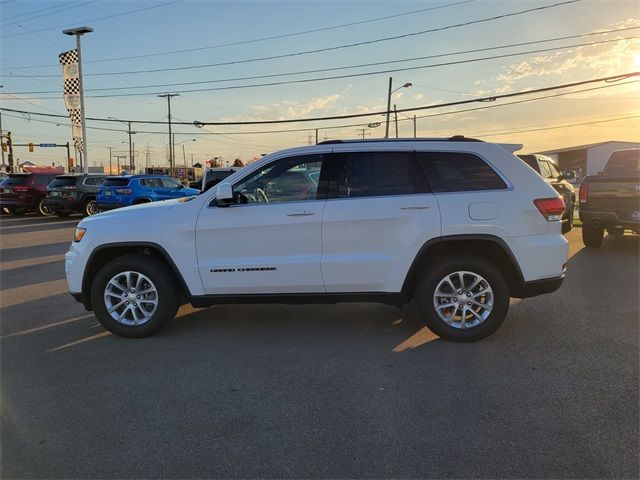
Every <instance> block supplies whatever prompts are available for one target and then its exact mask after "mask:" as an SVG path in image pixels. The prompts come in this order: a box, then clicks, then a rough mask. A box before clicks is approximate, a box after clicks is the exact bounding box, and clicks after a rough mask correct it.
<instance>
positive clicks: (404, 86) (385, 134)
mask: <svg viewBox="0 0 640 480" xmlns="http://www.w3.org/2000/svg"><path fill="white" fill-rule="evenodd" d="M392 85H393V77H389V94H388V95H387V127H386V131H385V133H384V138H389V116H390V115H391V95H392V94H393V92H397V91H398V90H400V89H401V88H409V87H410V86H412V85H413V84H412V83H411V82H407V83H405V84H404V85H400V86H399V87H398V88H396V89H395V90H391V87H392Z"/></svg>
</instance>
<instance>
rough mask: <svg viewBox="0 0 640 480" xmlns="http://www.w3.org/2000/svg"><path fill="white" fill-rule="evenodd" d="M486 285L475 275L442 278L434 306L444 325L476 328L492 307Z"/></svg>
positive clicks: (459, 273)
mask: <svg viewBox="0 0 640 480" xmlns="http://www.w3.org/2000/svg"><path fill="white" fill-rule="evenodd" d="M493 302H494V295H493V290H492V288H491V285H490V284H489V282H488V281H487V280H486V279H485V278H484V277H482V276H481V275H478V274H477V273H474V272H468V271H458V272H453V273H450V274H448V275H447V276H445V277H444V278H443V279H442V280H440V282H439V283H438V285H437V286H436V289H435V291H434V294H433V307H434V309H435V311H436V313H437V314H438V317H440V319H441V320H442V321H444V322H445V323H446V324H447V325H449V326H450V327H453V328H458V329H467V328H473V327H477V326H478V325H480V324H481V323H483V322H484V321H485V320H486V319H487V318H488V317H489V315H491V310H492V308H493Z"/></svg>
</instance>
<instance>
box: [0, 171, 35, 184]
mask: <svg viewBox="0 0 640 480" xmlns="http://www.w3.org/2000/svg"><path fill="white" fill-rule="evenodd" d="M28 179H29V175H20V174H11V175H9V176H8V177H7V178H5V179H4V180H2V183H1V184H2V185H3V186H8V185H26V184H27V180H28Z"/></svg>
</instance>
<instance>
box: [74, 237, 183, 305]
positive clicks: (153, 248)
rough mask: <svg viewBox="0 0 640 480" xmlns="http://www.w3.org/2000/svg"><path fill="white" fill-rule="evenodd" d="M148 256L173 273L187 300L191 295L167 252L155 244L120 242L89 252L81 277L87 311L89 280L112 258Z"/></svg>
mask: <svg viewBox="0 0 640 480" xmlns="http://www.w3.org/2000/svg"><path fill="white" fill-rule="evenodd" d="M132 253H134V254H140V255H150V256H152V257H154V258H157V259H158V260H160V261H162V262H164V263H165V264H166V265H167V266H168V267H169V269H170V270H171V271H172V272H173V274H174V276H175V278H176V280H178V284H179V285H180V290H181V296H182V297H184V298H189V297H190V296H191V293H190V291H189V287H188V286H187V283H186V282H185V281H184V278H183V277H182V274H181V273H180V270H179V269H178V267H177V266H176V264H175V263H174V261H173V260H172V258H171V256H170V255H169V254H168V253H167V251H166V250H165V249H164V248H163V247H162V246H160V245H158V244H157V243H152V242H120V243H108V244H104V245H100V246H99V247H97V248H96V249H94V250H93V251H92V252H91V255H90V256H89V259H88V260H87V264H86V266H85V268H84V273H83V276H82V303H83V305H84V306H85V308H86V309H87V310H91V309H92V305H91V295H90V291H89V290H90V280H91V279H92V278H93V277H94V276H95V275H96V274H97V273H98V271H100V269H101V268H102V267H103V266H104V265H105V264H106V263H107V262H108V261H109V260H113V259H114V258H117V257H121V256H123V255H129V254H132Z"/></svg>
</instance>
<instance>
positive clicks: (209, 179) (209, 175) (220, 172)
mask: <svg viewBox="0 0 640 480" xmlns="http://www.w3.org/2000/svg"><path fill="white" fill-rule="evenodd" d="M240 168H242V167H226V168H222V167H214V168H207V169H206V170H205V172H204V175H203V176H202V187H201V190H202V191H203V192H206V191H207V190H209V189H210V188H211V187H215V186H216V185H217V184H218V183H220V182H221V181H222V180H224V179H225V178H227V177H228V176H230V175H232V174H234V173H235V172H237V171H238V170H240Z"/></svg>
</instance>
